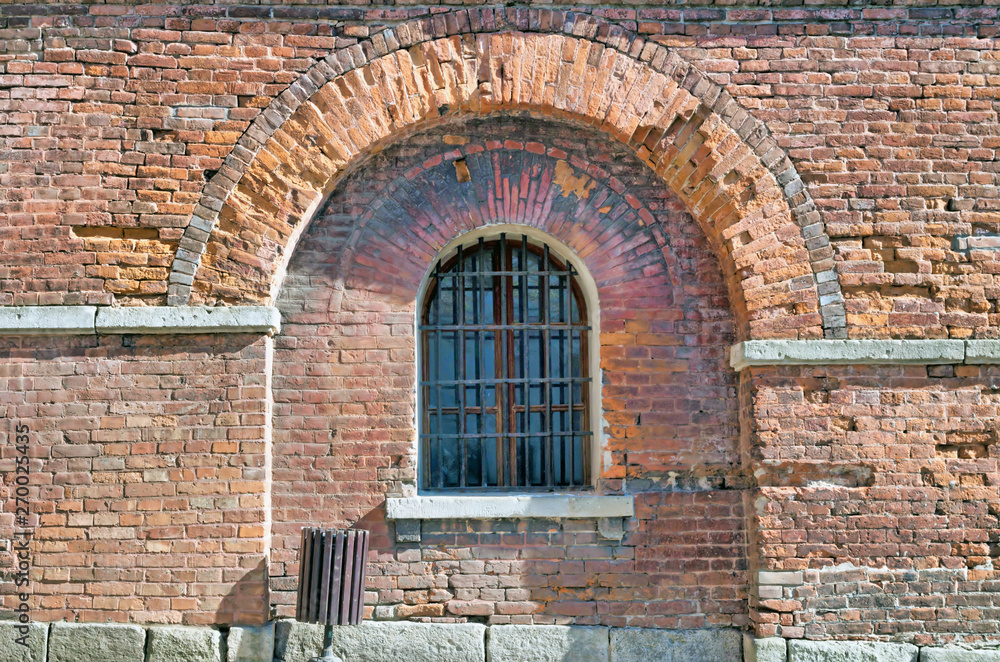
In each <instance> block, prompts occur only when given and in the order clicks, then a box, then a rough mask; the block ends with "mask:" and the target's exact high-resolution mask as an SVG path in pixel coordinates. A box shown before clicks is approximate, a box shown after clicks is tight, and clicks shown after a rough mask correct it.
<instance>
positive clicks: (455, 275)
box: [419, 234, 592, 491]
mask: <svg viewBox="0 0 1000 662" xmlns="http://www.w3.org/2000/svg"><path fill="white" fill-rule="evenodd" d="M575 276H577V273H576V272H575V270H574V269H573V267H572V265H570V264H569V263H568V262H566V263H565V264H563V262H562V261H560V260H559V258H558V257H557V256H556V255H555V254H554V252H553V251H551V249H550V248H549V246H547V245H545V244H541V243H539V242H534V243H532V241H531V240H529V239H528V237H527V236H523V235H522V236H521V237H520V238H519V239H511V238H508V237H507V235H505V234H501V235H500V237H499V239H494V240H489V241H487V240H484V239H482V238H480V239H479V240H478V242H477V243H476V244H472V245H467V246H462V247H460V248H459V249H458V251H457V254H456V255H455V256H454V257H452V258H451V259H450V260H448V261H446V262H438V263H437V264H436V265H435V266H434V270H433V272H432V275H431V281H430V283H429V285H428V288H427V296H426V298H425V300H424V302H423V305H422V311H421V318H420V319H421V324H420V327H419V328H420V340H421V358H422V366H421V379H420V382H419V384H420V389H421V420H422V426H421V435H420V436H421V438H420V448H421V457H420V463H421V487H422V488H423V489H425V490H434V491H450V490H451V491H453V490H463V491H467V490H468V489H469V488H474V489H476V490H485V491H494V490H512V489H516V490H550V491H551V490H556V489H564V488H567V487H585V486H586V485H587V484H588V481H589V476H588V475H587V474H588V466H587V465H588V460H587V458H588V456H589V455H590V449H589V445H590V437H591V436H592V433H591V431H590V429H589V428H590V426H589V415H588V407H589V397H588V395H587V391H588V386H587V384H589V382H590V381H591V378H590V376H589V374H588V369H587V338H588V331H589V330H590V326H589V324H588V323H587V316H586V306H585V305H584V299H583V295H582V292H581V290H580V286H579V283H578V282H577V280H576V279H575Z"/></svg>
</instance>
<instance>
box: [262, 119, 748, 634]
mask: <svg viewBox="0 0 1000 662" xmlns="http://www.w3.org/2000/svg"><path fill="white" fill-rule="evenodd" d="M514 136H530V137H531V138H532V140H531V141H530V142H520V141H517V140H512V139H511V137H514ZM459 162H460V163H461V165H456V164H457V163H459ZM457 168H462V169H463V174H466V173H467V175H468V179H469V181H462V179H464V176H463V177H461V178H460V177H459V176H458V173H457V171H456V169H457ZM553 184H554V185H553ZM498 221H499V222H513V223H521V224H524V225H528V226H532V227H536V228H539V229H542V230H544V231H546V232H547V233H549V234H551V235H552V236H553V237H555V238H556V239H558V240H560V241H562V242H564V243H565V244H567V245H568V246H569V247H570V248H572V249H573V250H575V251H576V252H577V253H578V255H579V256H580V258H581V259H582V261H583V262H584V264H585V265H586V267H587V268H588V270H589V271H590V273H591V275H592V276H593V278H594V280H595V282H596V284H597V293H598V296H599V299H600V302H601V310H600V318H601V333H600V341H599V344H600V350H599V351H600V361H601V367H602V370H603V387H602V397H603V419H604V420H605V421H606V425H607V428H606V430H607V440H606V444H605V450H606V451H608V452H609V453H610V465H609V466H606V468H605V470H604V472H603V474H602V475H601V476H600V481H599V483H600V485H601V489H602V490H604V491H611V492H618V491H621V490H623V489H625V490H628V491H629V492H632V493H635V492H640V493H646V492H648V493H647V494H641V495H640V497H639V499H640V504H639V505H638V506H637V510H638V511H639V512H638V514H637V518H636V520H635V521H634V522H632V523H630V524H629V525H628V528H629V530H628V533H627V535H626V537H625V539H624V540H623V541H622V542H618V541H609V540H606V539H602V538H601V537H600V536H599V535H598V532H597V530H596V522H595V521H592V520H591V521H573V520H569V521H566V522H565V523H563V524H562V525H561V526H560V524H559V523H556V522H550V521H540V522H535V521H522V522H518V521H510V522H493V523H476V522H466V521H459V522H444V523H436V524H431V523H425V524H424V527H423V535H422V540H421V544H420V545H409V544H398V545H397V544H395V543H394V536H392V531H391V525H388V526H387V524H386V523H385V522H384V512H383V510H382V502H383V500H384V498H385V496H386V495H399V494H401V493H403V491H404V489H405V488H404V485H405V484H409V485H411V486H412V485H414V484H415V481H416V476H415V471H414V467H415V458H414V449H415V442H414V438H415V437H414V435H415V430H414V427H413V420H414V416H415V412H414V405H415V403H414V393H415V390H414V375H415V357H414V336H413V319H414V305H415V301H416V299H417V291H418V288H419V286H420V283H421V280H422V279H423V277H424V274H425V273H426V272H427V271H428V269H430V267H431V266H432V264H433V261H434V260H435V259H436V257H437V255H438V252H439V251H440V250H441V249H442V248H443V247H444V245H445V244H447V243H448V242H450V241H451V240H452V239H454V238H456V237H458V236H460V235H461V234H463V233H464V232H466V231H468V230H471V229H472V228H474V227H478V226H479V225H481V224H483V223H484V222H498ZM279 305H280V306H281V309H282V313H283V316H284V319H285V327H284V331H283V333H282V335H281V337H280V338H278V339H277V340H276V355H275V383H274V388H275V419H274V426H275V465H274V480H275V482H274V527H275V528H274V533H275V536H274V543H273V544H274V551H273V554H272V563H273V569H272V575H273V576H274V577H275V579H274V580H273V582H274V583H273V588H274V591H275V598H274V599H275V601H276V602H277V603H278V604H280V605H282V606H281V607H280V608H279V614H282V615H288V614H290V613H291V612H290V609H291V607H290V605H291V604H292V603H293V601H294V595H291V594H289V593H288V591H289V590H290V589H292V588H293V587H294V580H295V578H296V577H297V572H298V571H297V568H298V564H297V559H296V556H297V554H296V548H297V546H298V531H299V528H300V527H301V526H302V525H303V524H307V523H310V522H312V523H316V522H322V523H325V524H331V525H341V526H342V525H345V524H354V523H355V522H358V521H359V520H360V521H361V522H362V524H363V525H364V526H366V527H369V526H370V527H372V528H373V530H375V531H377V532H378V533H379V534H380V535H379V536H378V537H376V542H377V544H376V545H375V546H376V547H377V549H378V552H377V554H378V563H377V564H376V565H375V566H373V573H374V574H375V575H376V579H375V583H374V584H373V585H372V588H373V589H375V590H376V591H377V601H376V604H378V605H379V606H380V607H379V608H381V611H379V612H378V613H386V614H389V613H393V612H391V611H389V610H387V608H388V607H389V606H395V605H397V604H398V605H399V606H398V607H395V612H394V613H395V614H397V615H399V616H417V617H445V618H448V617H456V616H458V617H476V616H478V617H489V620H490V621H491V622H500V623H503V622H532V621H534V622H553V621H554V620H555V621H559V622H575V623H604V624H619V625H643V624H644V625H657V626H660V627H702V626H705V625H732V624H736V625H739V624H742V623H744V622H745V618H746V617H745V609H744V607H743V602H742V595H743V590H744V589H743V586H744V584H745V581H746V579H745V577H746V575H745V570H746V568H745V563H744V551H743V546H744V539H743V533H742V529H743V519H742V518H743V516H742V512H743V508H742V497H741V495H740V493H739V492H730V491H726V490H724V489H721V488H724V487H732V486H733V484H732V480H733V477H732V475H731V474H733V472H734V466H735V465H736V464H737V463H738V461H739V455H738V452H737V440H736V408H735V403H736V400H735V397H734V395H735V380H734V375H733V374H732V373H731V372H730V371H729V370H728V369H727V367H726V364H725V361H726V348H727V347H728V344H729V343H731V342H732V321H731V319H732V316H731V313H729V311H728V303H727V297H726V292H725V288H724V286H723V284H722V282H721V278H720V276H719V269H718V266H717V263H716V261H715V259H714V257H713V255H712V253H711V251H710V249H709V248H708V246H707V245H706V242H705V240H704V236H703V235H702V234H701V232H700V231H699V229H698V227H697V225H696V224H695V223H694V221H693V219H691V217H690V216H689V215H687V214H686V213H685V212H684V211H682V209H681V207H680V205H679V204H678V202H677V201H676V199H675V198H673V196H670V195H669V194H667V193H666V192H665V191H664V190H663V188H662V187H661V186H657V183H656V180H655V179H654V178H653V177H652V176H651V173H649V171H648V170H647V169H646V168H644V167H643V166H642V165H641V164H640V163H639V162H638V161H637V160H636V159H635V158H634V157H633V156H631V155H630V154H629V153H628V152H626V151H625V150H623V149H620V148H616V147H615V145H614V144H613V143H608V142H607V141H605V140H603V139H602V138H601V137H600V136H594V135H588V134H586V133H582V132H580V131H579V130H578V129H576V128H573V127H570V126H559V125H552V124H545V123H539V122H535V121H531V120H492V121H476V122H470V123H468V124H466V125H463V126H460V127H454V126H451V127H448V128H447V129H439V130H434V131H430V132H427V133H425V134H423V135H421V136H420V137H418V138H414V139H412V140H410V141H408V142H407V143H406V144H403V145H400V146H397V147H393V148H390V149H388V150H386V151H385V152H383V153H382V154H380V155H379V156H377V157H375V158H373V159H372V160H371V161H370V162H369V163H367V164H366V166H365V167H364V168H362V169H361V170H359V171H357V172H356V173H354V174H353V175H352V177H351V178H350V180H349V181H348V182H347V183H346V184H345V185H344V186H342V187H340V188H338V190H337V191H336V192H335V193H334V194H333V195H332V196H331V197H330V199H329V200H328V201H327V203H326V205H325V206H324V207H323V208H322V209H321V210H320V211H319V212H318V213H317V216H316V219H315V220H314V221H313V223H312V225H311V226H310V227H309V230H308V231H307V234H306V235H305V237H303V239H302V240H301V243H300V244H299V247H298V249H297V253H296V259H295V261H294V262H293V264H292V268H291V269H290V272H289V274H288V277H287V280H286V282H285V286H284V289H283V292H282V296H281V298H280V303H279ZM411 489H412V488H411ZM676 489H681V490H692V489H693V490H701V491H696V492H693V493H687V492H685V493H684V494H681V493H677V492H674V491H673V490H676ZM400 603H401V604H400Z"/></svg>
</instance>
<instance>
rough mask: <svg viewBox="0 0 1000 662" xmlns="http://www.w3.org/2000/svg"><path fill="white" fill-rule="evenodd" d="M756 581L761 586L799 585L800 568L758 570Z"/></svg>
mask: <svg viewBox="0 0 1000 662" xmlns="http://www.w3.org/2000/svg"><path fill="white" fill-rule="evenodd" d="M757 583H758V584H760V585H761V586H771V585H780V586H801V585H802V571H801V570H760V571H758V572H757Z"/></svg>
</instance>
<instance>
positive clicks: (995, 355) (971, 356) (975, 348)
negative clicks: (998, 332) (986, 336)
mask: <svg viewBox="0 0 1000 662" xmlns="http://www.w3.org/2000/svg"><path fill="white" fill-rule="evenodd" d="M965 362H966V363H1000V340H966V341H965Z"/></svg>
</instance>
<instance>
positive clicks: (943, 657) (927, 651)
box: [920, 648, 1000, 662]
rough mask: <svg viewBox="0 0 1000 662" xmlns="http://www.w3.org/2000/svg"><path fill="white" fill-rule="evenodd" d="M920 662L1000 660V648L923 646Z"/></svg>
mask: <svg viewBox="0 0 1000 662" xmlns="http://www.w3.org/2000/svg"><path fill="white" fill-rule="evenodd" d="M920 662H1000V650H991V651H988V650H966V649H964V648H921V649H920Z"/></svg>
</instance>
